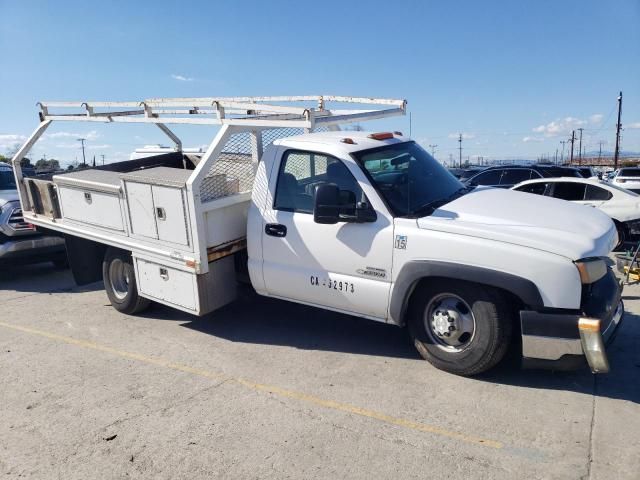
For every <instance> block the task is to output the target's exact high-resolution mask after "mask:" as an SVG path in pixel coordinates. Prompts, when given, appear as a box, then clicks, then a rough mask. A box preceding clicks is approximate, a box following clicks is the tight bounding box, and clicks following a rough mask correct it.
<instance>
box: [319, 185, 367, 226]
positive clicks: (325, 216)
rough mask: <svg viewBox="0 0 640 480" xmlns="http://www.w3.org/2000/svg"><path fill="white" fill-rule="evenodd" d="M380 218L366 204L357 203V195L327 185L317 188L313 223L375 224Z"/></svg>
mask: <svg viewBox="0 0 640 480" xmlns="http://www.w3.org/2000/svg"><path fill="white" fill-rule="evenodd" d="M377 219H378V216H377V214H376V212H375V210H374V209H373V208H371V206H370V205H369V204H367V203H365V202H356V195H355V194H354V193H353V192H351V191H349V190H340V189H339V188H338V187H336V186H335V185H333V184H330V183H327V184H323V185H319V186H318V187H316V195H315V198H314V204H313V221H314V222H316V223H323V224H334V223H338V222H350V223H367V222H375V221H376V220H377Z"/></svg>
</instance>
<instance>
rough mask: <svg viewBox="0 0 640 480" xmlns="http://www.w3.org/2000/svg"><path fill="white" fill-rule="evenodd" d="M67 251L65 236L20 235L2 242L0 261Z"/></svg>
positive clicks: (0, 245) (41, 256) (29, 258)
mask: <svg viewBox="0 0 640 480" xmlns="http://www.w3.org/2000/svg"><path fill="white" fill-rule="evenodd" d="M64 251H65V247H64V238H62V237H56V236H49V235H45V236H41V237H34V238H30V237H25V236H20V237H16V238H15V239H10V240H8V241H6V242H4V243H0V261H9V260H19V259H20V260H22V259H25V260H33V259H36V258H37V259H42V258H46V257H47V256H50V255H54V254H59V253H62V252H64Z"/></svg>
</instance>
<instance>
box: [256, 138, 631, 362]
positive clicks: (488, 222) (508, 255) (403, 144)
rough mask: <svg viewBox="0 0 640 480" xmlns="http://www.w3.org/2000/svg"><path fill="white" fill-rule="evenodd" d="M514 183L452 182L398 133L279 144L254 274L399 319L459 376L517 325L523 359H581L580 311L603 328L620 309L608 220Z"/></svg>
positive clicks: (324, 300)
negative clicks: (515, 188) (610, 264)
mask: <svg viewBox="0 0 640 480" xmlns="http://www.w3.org/2000/svg"><path fill="white" fill-rule="evenodd" d="M511 193H512V192H508V191H503V190H500V189H492V188H487V187H473V186H465V185H463V184H461V183H460V182H459V181H458V180H457V179H455V178H454V177H453V176H452V175H451V174H450V173H449V172H448V171H446V169H445V168H443V167H442V166H441V165H440V164H439V163H438V162H437V161H436V160H434V159H433V158H432V157H431V156H430V155H429V154H428V153H427V152H426V151H425V150H424V149H422V148H421V147H420V146H419V145H418V144H417V143H415V142H414V141H412V140H410V139H409V138H406V137H403V136H402V135H401V134H399V133H398V132H396V133H391V132H382V133H368V132H326V133H313V134H306V135H301V136H296V137H291V138H287V139H283V140H279V141H277V142H275V143H274V145H273V147H272V148H271V149H269V150H267V151H266V152H265V155H264V157H263V161H262V162H261V163H260V164H259V166H258V172H257V175H256V180H255V187H254V189H253V197H252V203H251V206H250V209H249V219H248V235H247V238H248V253H249V272H250V275H251V281H252V284H253V286H254V287H255V288H256V290H257V291H258V292H259V293H261V294H263V295H269V296H273V297H277V298H281V299H285V300H290V301H294V302H301V303H305V304H308V305H315V306H320V307H322V308H328V309H331V310H336V311H340V312H343V313H346V314H352V315H358V316H362V317H365V318H369V319H373V320H377V321H381V322H387V323H392V324H395V325H398V326H408V327H409V331H410V332H411V336H412V339H413V341H414V344H415V345H416V347H417V348H418V350H419V351H420V353H421V354H422V355H423V356H424V357H425V358H426V359H427V360H430V361H431V362H432V363H434V364H435V365H437V366H439V367H440V368H444V369H446V370H449V371H453V372H455V373H459V374H474V373H478V372H479V371H482V370H486V369H487V368H490V367H491V366H493V365H494V364H495V363H496V362H498V361H499V360H500V359H501V358H502V356H503V355H504V352H505V350H506V346H507V345H508V344H509V343H510V342H511V339H512V336H513V335H514V333H513V332H518V331H520V332H521V335H522V342H523V355H524V358H525V362H528V363H529V364H531V365H542V366H544V365H546V366H548V367H554V368H564V367H568V366H570V365H571V364H575V363H579V362H580V361H583V360H584V352H583V348H582V347H583V346H582V343H581V338H580V329H579V322H580V319H581V318H589V317H588V316H589V315H599V316H600V317H603V318H601V319H598V322H602V331H603V332H607V338H608V337H609V336H610V335H611V334H612V333H613V331H615V329H616V328H617V325H618V323H619V321H620V319H621V317H622V313H623V307H622V303H621V301H620V291H621V288H620V286H619V284H618V282H617V281H616V279H615V276H614V274H613V272H612V271H611V270H610V269H609V268H607V267H606V265H605V263H604V260H603V257H605V256H606V255H607V254H608V253H609V252H610V251H611V249H612V248H613V247H614V246H615V244H616V242H617V236H616V230H615V227H614V225H613V223H612V222H611V220H610V219H609V218H608V217H606V216H605V215H602V214H600V212H593V211H591V210H589V209H585V208H582V207H580V206H576V205H571V204H567V203H566V202H561V201H553V200H552V199H549V200H551V201H549V202H544V203H540V202H537V201H535V200H534V198H533V197H532V196H531V195H528V194H519V195H511ZM576 232H580V233H579V234H576ZM581 269H582V270H587V271H589V272H591V271H592V270H593V271H595V270H597V273H594V275H593V276H592V277H587V278H585V276H584V275H583V273H582V270H581ZM594 299H599V300H594ZM603 300H604V305H602V304H601V303H599V302H601V301H603ZM551 312H553V313H551ZM605 312H606V313H605ZM518 320H519V321H518ZM554 322H555V323H554ZM583 323H584V322H583ZM599 328H600V327H599ZM480 345H483V346H480ZM479 352H482V353H479ZM596 364H597V360H593V366H594V368H605V366H604V365H600V366H597V365H596Z"/></svg>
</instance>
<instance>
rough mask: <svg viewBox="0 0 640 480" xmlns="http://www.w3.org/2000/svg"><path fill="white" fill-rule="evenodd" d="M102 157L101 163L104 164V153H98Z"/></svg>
mask: <svg viewBox="0 0 640 480" xmlns="http://www.w3.org/2000/svg"><path fill="white" fill-rule="evenodd" d="M100 156H101V157H102V165H104V153H103V154H101V155H100Z"/></svg>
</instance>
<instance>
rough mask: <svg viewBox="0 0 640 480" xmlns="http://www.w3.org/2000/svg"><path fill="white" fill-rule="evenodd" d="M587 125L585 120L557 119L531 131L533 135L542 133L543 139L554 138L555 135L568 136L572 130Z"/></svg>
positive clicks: (574, 118)
mask: <svg viewBox="0 0 640 480" xmlns="http://www.w3.org/2000/svg"><path fill="white" fill-rule="evenodd" d="M586 124H587V121H586V120H582V119H580V118H576V117H565V118H558V119H556V120H554V121H553V122H549V123H547V124H546V125H538V126H537V127H535V128H532V129H531V130H532V131H533V132H535V133H542V134H544V136H545V137H555V136H557V135H565V134H566V135H568V134H569V133H571V131H572V130H575V129H577V128H579V127H582V126H584V125H586Z"/></svg>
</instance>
